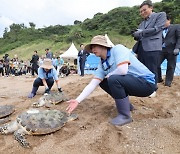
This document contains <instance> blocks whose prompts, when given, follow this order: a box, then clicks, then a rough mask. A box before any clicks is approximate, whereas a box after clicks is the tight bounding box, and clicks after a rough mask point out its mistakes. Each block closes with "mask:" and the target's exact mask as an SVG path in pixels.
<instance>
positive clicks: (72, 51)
mask: <svg viewBox="0 0 180 154" xmlns="http://www.w3.org/2000/svg"><path fill="white" fill-rule="evenodd" d="M77 56H78V50H77V49H76V47H75V45H74V43H73V42H72V44H71V46H70V47H69V49H68V50H67V51H66V52H64V53H63V54H61V55H60V57H62V58H67V59H68V58H69V59H77Z"/></svg>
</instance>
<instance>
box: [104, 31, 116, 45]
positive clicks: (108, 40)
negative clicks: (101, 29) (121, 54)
mask: <svg viewBox="0 0 180 154" xmlns="http://www.w3.org/2000/svg"><path fill="white" fill-rule="evenodd" d="M105 37H106V39H107V43H108V44H109V45H111V46H112V47H113V46H114V44H113V43H112V42H111V40H110V39H109V37H108V35H107V34H105Z"/></svg>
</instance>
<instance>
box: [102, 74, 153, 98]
mask: <svg viewBox="0 0 180 154" xmlns="http://www.w3.org/2000/svg"><path fill="white" fill-rule="evenodd" d="M100 87H101V88H102V89H103V90H104V91H106V92H107V93H108V94H109V95H111V96H112V97H113V98H114V99H123V98H125V97H127V96H128V95H130V96H138V97H147V96H149V95H150V94H152V93H153V92H154V90H155V84H152V83H150V82H148V81H146V80H145V79H143V78H137V77H134V76H132V75H129V74H127V75H112V76H110V77H109V78H108V79H107V78H105V79H104V80H103V81H102V82H101V83H100Z"/></svg>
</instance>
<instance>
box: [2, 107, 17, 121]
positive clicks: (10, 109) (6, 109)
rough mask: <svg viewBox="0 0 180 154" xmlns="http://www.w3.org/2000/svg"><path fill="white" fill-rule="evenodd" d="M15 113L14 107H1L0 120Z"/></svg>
mask: <svg viewBox="0 0 180 154" xmlns="http://www.w3.org/2000/svg"><path fill="white" fill-rule="evenodd" d="M14 111H15V106H14V105H2V106H0V118H4V117H7V116H8V115H10V114H12V113H13V112H14Z"/></svg>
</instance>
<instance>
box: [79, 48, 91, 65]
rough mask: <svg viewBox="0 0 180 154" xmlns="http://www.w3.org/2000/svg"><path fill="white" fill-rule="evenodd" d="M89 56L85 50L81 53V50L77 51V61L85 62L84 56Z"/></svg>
mask: <svg viewBox="0 0 180 154" xmlns="http://www.w3.org/2000/svg"><path fill="white" fill-rule="evenodd" d="M88 56H89V53H88V52H86V51H85V50H83V53H82V52H81V50H80V51H79V53H78V57H79V62H80V63H81V62H85V61H86V58H87V57H88Z"/></svg>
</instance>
